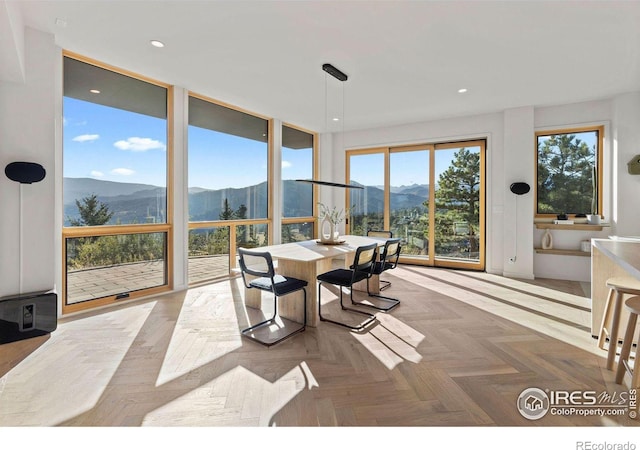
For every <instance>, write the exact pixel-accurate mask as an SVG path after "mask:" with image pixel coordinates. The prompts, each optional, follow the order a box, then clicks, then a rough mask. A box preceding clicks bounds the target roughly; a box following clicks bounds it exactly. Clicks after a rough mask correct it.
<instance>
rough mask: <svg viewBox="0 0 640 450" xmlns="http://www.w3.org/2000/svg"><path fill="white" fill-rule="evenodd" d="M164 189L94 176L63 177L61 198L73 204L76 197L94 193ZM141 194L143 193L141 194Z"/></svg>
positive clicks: (114, 194) (128, 193)
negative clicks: (97, 178)
mask: <svg viewBox="0 0 640 450" xmlns="http://www.w3.org/2000/svg"><path fill="white" fill-rule="evenodd" d="M155 189H164V188H159V187H158V186H153V185H150V184H137V183H118V182H116V181H105V180H96V179H95V178H65V179H64V183H63V200H64V203H65V205H66V204H74V203H75V200H76V199H81V198H84V197H88V196H90V195H93V194H96V195H98V196H99V197H115V196H118V195H133V194H136V193H137V192H141V191H148V190H155ZM142 195H143V196H144V195H145V194H142Z"/></svg>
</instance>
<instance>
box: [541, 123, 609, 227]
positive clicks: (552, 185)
mask: <svg viewBox="0 0 640 450" xmlns="http://www.w3.org/2000/svg"><path fill="white" fill-rule="evenodd" d="M598 142H599V140H598V131H586V132H582V133H566V134H552V135H546V136H538V181H537V183H538V190H537V196H538V213H539V214H556V215H557V214H562V213H566V214H596V213H597V212H598V211H597V205H598V188H597V186H598V180H597V155H598V150H597V147H598Z"/></svg>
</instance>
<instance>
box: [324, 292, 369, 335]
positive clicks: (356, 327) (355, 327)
mask: <svg viewBox="0 0 640 450" xmlns="http://www.w3.org/2000/svg"><path fill="white" fill-rule="evenodd" d="M332 286H336V285H332ZM337 287H338V289H340V307H341V308H342V309H343V310H344V311H351V312H354V313H358V314H362V315H364V316H367V317H368V319H367V320H365V321H364V322H362V323H361V324H359V325H349V324H347V323H344V322H338V321H336V320H332V319H327V318H325V317H323V316H322V281H319V282H318V316H319V317H320V320H321V321H323V322H330V323H333V324H335V325H340V326H342V327H345V328H348V329H350V330H352V331H362V330H364V329H365V328H367V327H368V326H369V325H371V324H372V323H373V322H374V321H375V320H376V316H375V315H373V314H370V313H368V312H366V311H359V310H357V309H354V308H348V307H346V306H344V304H343V302H342V286H337ZM350 296H351V303H353V304H357V303H355V301H354V300H353V289H351V292H350Z"/></svg>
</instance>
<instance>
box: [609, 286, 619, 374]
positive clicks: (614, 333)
mask: <svg viewBox="0 0 640 450" xmlns="http://www.w3.org/2000/svg"><path fill="white" fill-rule="evenodd" d="M622 296H623V294H622V293H621V292H619V291H618V292H617V293H616V300H615V303H614V304H613V319H612V320H611V332H610V333H609V351H608V352H607V369H609V370H613V365H614V363H615V361H616V351H617V350H618V329H619V328H620V311H621V310H622Z"/></svg>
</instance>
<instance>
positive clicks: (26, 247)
mask: <svg viewBox="0 0 640 450" xmlns="http://www.w3.org/2000/svg"><path fill="white" fill-rule="evenodd" d="M24 48H25V51H24V61H25V82H24V83H14V82H0V166H1V167H2V168H3V169H4V167H6V165H7V164H9V163H11V162H14V161H27V162H35V163H39V164H41V165H42V166H43V167H44V168H45V170H46V172H47V174H46V177H45V179H44V180H43V181H41V182H39V183H34V184H30V185H29V184H24V185H21V184H20V183H17V182H14V181H11V180H9V179H8V178H7V177H6V176H4V174H2V176H0V211H2V220H0V249H1V251H0V297H1V296H8V295H16V294H19V293H20V291H21V289H20V278H21V268H20V259H21V258H20V255H21V254H22V293H27V292H36V291H41V290H48V289H52V288H54V286H55V285H56V282H57V280H56V276H55V266H56V258H58V259H59V258H60V249H56V248H54V247H55V246H54V243H55V242H56V227H55V216H56V214H55V207H54V188H55V179H56V175H57V174H56V170H55V169H56V168H55V159H54V155H55V151H54V147H55V143H56V125H55V124H56V92H57V90H59V89H58V87H59V86H58V85H57V83H59V78H58V77H56V73H57V68H58V67H60V64H61V62H60V60H61V53H60V50H59V49H58V48H57V47H56V45H55V42H54V38H53V35H51V34H47V33H42V32H39V31H35V30H33V29H30V28H27V29H26V30H25V45H24ZM3 171H4V170H3ZM21 186H22V188H21ZM20 190H22V202H20ZM21 204H22V214H20V210H21ZM21 215H22V220H20V216H21ZM21 222H22V226H21V225H20V223H21ZM20 236H22V245H20ZM57 287H59V286H57Z"/></svg>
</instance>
